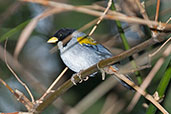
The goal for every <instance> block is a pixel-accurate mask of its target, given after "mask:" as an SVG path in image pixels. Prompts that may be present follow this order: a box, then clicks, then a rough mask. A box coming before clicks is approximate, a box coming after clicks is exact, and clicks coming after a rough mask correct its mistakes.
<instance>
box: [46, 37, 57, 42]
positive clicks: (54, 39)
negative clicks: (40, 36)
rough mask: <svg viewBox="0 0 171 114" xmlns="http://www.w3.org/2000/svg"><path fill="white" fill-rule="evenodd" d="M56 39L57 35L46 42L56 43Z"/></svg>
mask: <svg viewBox="0 0 171 114" xmlns="http://www.w3.org/2000/svg"><path fill="white" fill-rule="evenodd" d="M57 41H58V38H57V37H51V38H50V39H49V40H48V41H47V43H56V42H57Z"/></svg>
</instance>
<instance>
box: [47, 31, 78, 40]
mask: <svg viewBox="0 0 171 114" xmlns="http://www.w3.org/2000/svg"><path fill="white" fill-rule="evenodd" d="M74 31H75V29H69V28H62V29H60V30H58V31H57V32H56V33H55V34H54V35H53V36H51V37H50V39H49V40H48V41H47V42H48V43H57V42H58V41H63V40H64V39H65V38H66V37H67V36H69V35H71V34H72V33H73V32H74Z"/></svg>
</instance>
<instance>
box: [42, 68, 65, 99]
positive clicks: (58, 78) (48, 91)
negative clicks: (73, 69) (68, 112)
mask: <svg viewBox="0 0 171 114" xmlns="http://www.w3.org/2000/svg"><path fill="white" fill-rule="evenodd" d="M67 70H68V67H65V69H64V70H63V71H62V72H61V74H60V75H59V76H57V78H56V79H55V81H54V82H53V83H52V84H51V85H50V87H49V88H48V89H47V91H46V92H45V93H44V94H43V95H42V97H41V98H40V99H39V101H41V102H42V101H43V99H44V98H45V97H46V96H47V95H48V94H49V93H50V92H51V91H52V88H53V87H54V86H55V85H56V84H57V83H58V82H59V80H60V79H61V77H62V76H63V75H64V73H65V72H66V71H67Z"/></svg>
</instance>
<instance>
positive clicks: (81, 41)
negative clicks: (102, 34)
mask: <svg viewBox="0 0 171 114" xmlns="http://www.w3.org/2000/svg"><path fill="white" fill-rule="evenodd" d="M77 41H78V42H79V44H81V45H83V44H90V45H96V44H97V43H96V41H95V40H94V39H93V38H91V37H78V38H77Z"/></svg>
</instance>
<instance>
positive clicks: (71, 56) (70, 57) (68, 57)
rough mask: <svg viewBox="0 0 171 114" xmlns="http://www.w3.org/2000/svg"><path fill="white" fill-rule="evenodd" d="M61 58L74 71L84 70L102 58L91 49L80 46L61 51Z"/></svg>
mask: <svg viewBox="0 0 171 114" xmlns="http://www.w3.org/2000/svg"><path fill="white" fill-rule="evenodd" d="M78 49H79V51H78ZM61 58H62V60H63V62H64V63H65V65H66V66H68V67H69V68H70V69H71V70H73V71H74V72H79V71H81V70H85V69H87V68H89V67H90V66H92V65H94V64H96V63H98V62H99V61H100V60H102V59H104V58H103V57H101V56H99V55H97V54H96V53H94V52H92V51H91V50H86V49H81V48H77V50H75V49H70V50H69V51H65V52H63V53H61Z"/></svg>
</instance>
